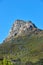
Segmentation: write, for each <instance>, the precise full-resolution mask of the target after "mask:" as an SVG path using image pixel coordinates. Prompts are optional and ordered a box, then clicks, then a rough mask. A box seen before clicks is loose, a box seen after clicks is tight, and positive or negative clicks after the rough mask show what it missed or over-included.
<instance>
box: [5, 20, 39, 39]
mask: <svg viewBox="0 0 43 65" xmlns="http://www.w3.org/2000/svg"><path fill="white" fill-rule="evenodd" d="M39 31H40V30H39V29H38V28H37V27H36V26H35V25H34V24H33V23H32V22H31V21H23V20H16V21H15V22H14V24H13V26H12V27H11V29H10V32H9V35H8V37H7V38H6V40H9V39H11V38H12V37H16V36H23V35H29V34H30V33H36V34H37V33H38V32H39Z"/></svg>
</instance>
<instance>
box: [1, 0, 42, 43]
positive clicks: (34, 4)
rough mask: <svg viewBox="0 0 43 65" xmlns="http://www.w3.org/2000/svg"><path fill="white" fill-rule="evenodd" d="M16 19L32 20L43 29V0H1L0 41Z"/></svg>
mask: <svg viewBox="0 0 43 65" xmlns="http://www.w3.org/2000/svg"><path fill="white" fill-rule="evenodd" d="M16 19H23V20H27V21H28V20H31V21H32V22H33V23H35V24H36V26H37V27H38V28H40V29H43V0H0V43H1V42H2V41H3V39H5V38H6V37H7V35H8V33H9V30H10V28H11V26H12V24H13V23H14V21H15V20H16Z"/></svg>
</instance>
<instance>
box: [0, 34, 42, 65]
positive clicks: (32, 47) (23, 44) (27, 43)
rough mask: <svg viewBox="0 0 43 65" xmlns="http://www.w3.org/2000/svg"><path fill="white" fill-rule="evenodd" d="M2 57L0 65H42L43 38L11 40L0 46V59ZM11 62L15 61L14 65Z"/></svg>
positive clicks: (36, 36) (27, 37) (23, 37)
mask: <svg viewBox="0 0 43 65" xmlns="http://www.w3.org/2000/svg"><path fill="white" fill-rule="evenodd" d="M2 56H3V57H4V59H3V61H2V62H0V65H43V36H39V35H30V36H22V37H17V38H12V40H10V41H8V42H4V43H3V44H1V45H0V57H2ZM6 57H9V58H8V59H7V58H6ZM18 58H19V59H20V60H19V59H18ZM17 59H18V61H19V62H18V61H16V60H17ZM12 60H15V61H14V63H13V62H12ZM8 61H9V62H8Z"/></svg>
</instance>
